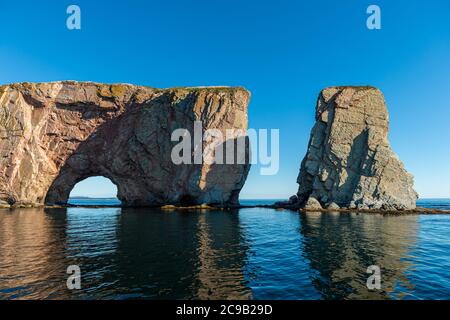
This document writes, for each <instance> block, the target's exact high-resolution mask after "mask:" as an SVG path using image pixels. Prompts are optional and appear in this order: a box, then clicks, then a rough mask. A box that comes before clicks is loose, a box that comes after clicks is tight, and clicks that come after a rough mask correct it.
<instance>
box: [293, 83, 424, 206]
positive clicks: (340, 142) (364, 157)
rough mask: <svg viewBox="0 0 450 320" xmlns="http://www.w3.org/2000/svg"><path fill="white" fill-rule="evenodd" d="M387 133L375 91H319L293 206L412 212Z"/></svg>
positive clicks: (411, 194)
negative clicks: (409, 210)
mask: <svg viewBox="0 0 450 320" xmlns="http://www.w3.org/2000/svg"><path fill="white" fill-rule="evenodd" d="M388 127H389V116H388V112H387V109H386V105H385V102H384V98H383V94H382V93H381V92H380V91H379V90H377V89H375V88H372V87H332V88H328V89H325V90H323V91H322V92H321V94H320V96H319V99H318V102H317V108H316V124H315V126H314V128H313V129H312V132H311V138H310V142H309V146H308V151H307V154H306V156H305V158H304V160H303V162H302V164H301V169H300V174H299V176H298V179H297V182H298V183H299V185H300V187H299V190H298V193H297V199H295V201H297V203H298V205H300V206H306V207H309V206H311V207H315V208H317V206H322V207H324V208H327V207H331V208H337V206H340V207H346V208H358V209H384V210H406V209H414V208H415V207H416V200H417V193H416V192H415V191H414V189H413V177H412V176H411V175H410V174H409V173H408V172H406V171H405V169H404V167H403V164H402V162H401V161H400V159H399V158H398V157H397V156H396V155H395V154H394V152H393V151H392V150H391V147H390V145H389V141H388V129H389V128H388ZM315 200H318V202H319V203H320V204H319V203H317V201H315ZM292 201H293V200H291V202H292Z"/></svg>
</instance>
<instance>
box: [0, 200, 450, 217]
mask: <svg viewBox="0 0 450 320" xmlns="http://www.w3.org/2000/svg"><path fill="white" fill-rule="evenodd" d="M24 208H44V209H61V208H92V209H102V208H134V207H128V206H123V205H72V204H67V205H51V206H49V205H30V204H28V205H12V206H9V205H0V209H5V210H14V209H24ZM138 208H146V207H138ZM147 208H154V209H160V210H162V211H198V210H200V211H212V210H238V209H251V208H265V209H275V210H279V211H282V210H289V211H296V212H300V213H357V214H359V213H365V214H385V215H406V214H450V210H441V209H430V208H424V207H416V208H415V209H410V210H381V209H350V208H329V209H317V208H316V209H309V208H298V207H296V206H293V205H285V204H282V205H280V204H278V203H274V204H267V205H235V206H213V205H206V204H202V205H192V206H176V205H165V206H154V207H147Z"/></svg>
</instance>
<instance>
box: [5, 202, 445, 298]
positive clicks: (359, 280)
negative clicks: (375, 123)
mask: <svg viewBox="0 0 450 320" xmlns="http://www.w3.org/2000/svg"><path fill="white" fill-rule="evenodd" d="M93 201H94V200H76V203H78V204H94V203H93ZM273 202H274V201H273V200H270V201H262V200H255V201H249V200H247V201H242V203H243V204H263V203H266V204H267V203H273ZM100 203H103V204H114V202H113V201H112V200H102V201H101V202H99V201H98V200H97V201H95V204H100ZM419 205H420V206H426V207H430V208H442V209H450V200H439V199H435V200H433V199H432V200H421V201H419ZM69 265H78V266H80V268H81V285H82V288H81V290H73V291H70V290H68V289H67V287H66V280H67V277H68V275H67V274H66V269H67V267H68V266H69ZM370 265H378V266H379V267H380V268H381V286H382V287H381V290H374V291H370V290H368V289H367V287H366V280H367V278H368V277H369V274H367V273H366V270H367V267H368V266H370ZM226 298H236V299H450V215H405V216H383V215H368V214H359V215H358V214H338V213H335V214H333V213H326V214H325V213H324V214H320V213H308V214H299V213H297V212H291V211H286V210H285V211H277V210H273V209H261V208H256V209H241V210H236V211H217V212H211V211H205V212H194V211H190V212H187V211H173V212H162V211H159V210H155V209H120V208H101V209H94V208H69V209H45V210H44V209H20V210H12V211H10V210H0V299H226Z"/></svg>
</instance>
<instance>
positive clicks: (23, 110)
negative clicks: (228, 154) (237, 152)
mask: <svg viewBox="0 0 450 320" xmlns="http://www.w3.org/2000/svg"><path fill="white" fill-rule="evenodd" d="M249 98H250V94H249V92H248V91H247V90H245V89H243V88H230V87H201V88H174V89H154V88H149V87H143V86H136V85H128V84H114V85H107V84H98V83H91V82H74V81H64V82H54V83H37V84H33V83H20V84H12V85H6V86H0V205H2V206H7V205H40V204H64V203H66V202H67V200H68V197H69V194H70V191H71V190H72V188H73V187H74V185H75V184H76V183H77V182H79V181H81V180H83V179H85V178H88V177H91V176H104V177H107V178H109V179H110V180H111V181H112V182H113V183H114V184H116V185H117V188H118V198H119V199H120V200H121V201H122V203H123V205H125V206H147V205H149V206H153V205H155V206H156V205H165V204H188V205H194V204H218V205H235V204H237V203H238V197H239V192H240V190H241V188H242V186H243V185H244V182H245V179H246V177H247V174H248V171H249V168H250V165H249V164H248V162H246V163H243V164H206V163H200V164H198V163H191V164H186V163H182V164H175V163H174V162H173V161H172V159H171V152H172V149H173V147H174V145H176V144H177V143H178V142H174V141H171V134H172V133H173V131H174V130H176V129H187V130H188V131H189V133H190V134H192V136H194V134H193V132H192V131H193V128H194V122H196V121H201V123H202V129H203V130H207V129H218V130H219V131H220V132H223V133H224V131H225V130H227V129H242V130H244V132H245V129H247V122H248V119H247V105H248V102H249ZM224 134H225V133H224ZM200 139H201V138H200ZM202 143H203V142H201V143H200V144H202ZM192 152H193V150H192ZM190 156H191V155H189V157H190Z"/></svg>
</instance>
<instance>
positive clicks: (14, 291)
mask: <svg viewBox="0 0 450 320" xmlns="http://www.w3.org/2000/svg"><path fill="white" fill-rule="evenodd" d="M65 224H66V214H65V210H53V211H52V212H51V214H50V213H49V212H48V211H47V210H45V211H44V209H16V210H13V211H0V299H2V298H6V299H13V298H16V299H46V298H47V299H48V298H50V299H56V298H64V297H66V298H67V296H65V292H66V291H65V281H64V279H65V278H66V268H67V265H68V262H67V260H66V257H65V255H64V246H65V232H64V230H65V228H64V226H65ZM61 280H62V281H61Z"/></svg>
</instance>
